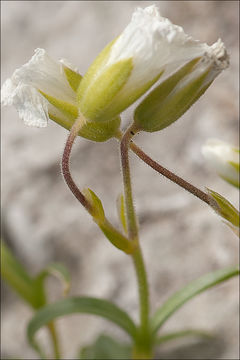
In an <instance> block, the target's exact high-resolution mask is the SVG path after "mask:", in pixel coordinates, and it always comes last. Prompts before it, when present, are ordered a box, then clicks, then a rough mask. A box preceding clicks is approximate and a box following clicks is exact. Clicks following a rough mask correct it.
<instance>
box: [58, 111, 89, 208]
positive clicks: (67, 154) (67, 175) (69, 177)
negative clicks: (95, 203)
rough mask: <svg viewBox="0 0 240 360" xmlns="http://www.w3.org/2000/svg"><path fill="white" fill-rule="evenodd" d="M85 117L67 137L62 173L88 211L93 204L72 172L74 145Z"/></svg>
mask: <svg viewBox="0 0 240 360" xmlns="http://www.w3.org/2000/svg"><path fill="white" fill-rule="evenodd" d="M83 121H84V119H83V118H82V117H81V116H80V117H79V118H78V119H77V120H76V121H75V123H74V124H73V126H72V128H71V130H70V133H69V135H68V138H67V142H66V145H65V148H64V152H63V156H62V164H61V165H62V173H63V177H64V180H65V181H66V184H67V185H68V187H69V189H70V190H71V192H72V193H73V195H74V196H75V197H76V198H77V200H78V201H79V202H80V203H81V204H82V205H83V206H84V207H85V208H86V210H87V211H89V212H90V210H91V204H90V203H89V201H88V200H87V199H86V197H85V196H84V195H83V193H82V192H81V191H80V190H79V188H78V187H77V185H76V184H75V182H74V180H73V178H72V175H71V173H70V155H71V151H72V147H73V143H74V140H75V138H76V136H77V135H78V132H79V130H80V128H81V127H82V124H83Z"/></svg>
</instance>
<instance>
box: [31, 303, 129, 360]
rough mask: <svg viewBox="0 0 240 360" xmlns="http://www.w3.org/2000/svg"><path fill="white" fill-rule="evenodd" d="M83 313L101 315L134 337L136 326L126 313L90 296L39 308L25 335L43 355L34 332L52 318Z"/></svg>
mask: <svg viewBox="0 0 240 360" xmlns="http://www.w3.org/2000/svg"><path fill="white" fill-rule="evenodd" d="M76 313H85V314H92V315H98V316H102V317H104V318H106V319H108V320H110V321H112V322H113V323H115V324H116V325H118V326H119V327H120V328H122V329H123V330H125V331H126V332H127V333H128V334H129V335H130V336H131V337H133V338H134V337H135V334H136V326H135V324H134V322H133V321H132V320H131V318H130V317H129V316H128V314H127V313H126V312H125V311H123V310H122V309H120V308H119V307H117V306H116V305H114V304H112V303H111V302H109V301H107V300H102V299H96V298H91V297H72V298H67V299H63V300H60V301H57V302H55V303H52V304H48V305H46V306H44V307H43V308H41V309H40V310H39V311H38V312H37V313H36V314H35V315H34V317H33V318H32V320H31V321H30V322H29V324H28V328H27V337H28V341H29V343H30V345H31V346H32V347H34V348H35V350H36V351H37V352H38V353H39V354H40V355H41V356H42V357H44V354H43V353H42V352H41V349H40V347H39V345H38V344H37V342H36V341H35V338H34V337H35V334H36V332H37V331H38V330H39V329H40V328H41V327H42V326H45V325H47V324H48V323H49V322H51V321H52V320H54V319H56V318H59V317H61V316H64V315H70V314H76Z"/></svg>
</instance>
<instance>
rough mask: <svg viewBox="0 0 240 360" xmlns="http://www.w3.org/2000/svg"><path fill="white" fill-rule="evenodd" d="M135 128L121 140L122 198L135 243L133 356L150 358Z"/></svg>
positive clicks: (128, 131)
mask: <svg viewBox="0 0 240 360" xmlns="http://www.w3.org/2000/svg"><path fill="white" fill-rule="evenodd" d="M134 132H135V128H134V125H132V126H131V127H130V128H129V129H128V130H127V131H126V133H125V134H124V136H123V137H122V140H121V163H122V174H123V184H124V195H125V196H124V200H125V208H126V218H127V230H128V237H129V239H130V240H131V241H133V242H135V243H136V250H135V251H134V252H133V254H131V256H132V260H133V264H134V267H135V271H136V276H137V281H138V292H139V302H140V327H139V336H138V339H137V340H136V344H135V349H134V354H133V356H134V358H136V359H137V358H138V359H140V358H142V356H143V358H145V359H147V358H151V355H150V353H151V340H150V327H149V291H148V283H147V275H146V270H145V265H144V261H143V256H142V251H141V247H140V244H139V239H138V224H137V218H136V214H135V209H134V204H133V195H132V185H131V174H130V166H129V156H128V152H129V144H130V141H131V138H132V137H133V136H134Z"/></svg>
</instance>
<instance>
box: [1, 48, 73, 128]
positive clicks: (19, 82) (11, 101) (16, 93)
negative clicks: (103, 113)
mask: <svg viewBox="0 0 240 360" xmlns="http://www.w3.org/2000/svg"><path fill="white" fill-rule="evenodd" d="M66 68H67V69H70V71H71V66H70V65H69V63H68V64H67V66H65V65H64V61H60V62H57V61H54V60H53V59H52V58H50V57H49V56H48V55H47V53H46V51H45V50H44V49H36V50H35V54H34V55H33V57H32V58H31V59H30V61H29V62H28V63H26V64H25V65H23V66H22V67H21V68H19V69H17V70H15V71H14V73H13V75H12V77H11V79H7V80H6V81H5V83H4V84H3V86H2V90H1V102H2V104H3V105H14V106H15V107H16V109H17V111H18V113H19V117H20V118H21V119H23V121H24V123H25V124H26V125H30V126H37V127H45V126H47V122H48V119H49V114H50V116H52V117H56V118H60V119H61V120H62V121H63V122H68V117H67V116H66V114H63V113H62V112H61V111H60V110H59V107H58V106H54V105H53V104H52V103H53V102H52V101H51V103H50V101H49V100H47V98H46V97H45V96H43V95H42V94H41V93H40V91H41V92H42V93H44V94H46V95H48V96H51V97H52V98H54V99H56V100H57V101H59V102H60V103H61V102H64V103H67V104H68V105H69V107H70V108H72V107H74V108H76V109H77V103H76V93H75V92H74V90H73V89H72V87H71V85H70V83H69V81H68V78H67V75H66V72H65V71H64V69H66ZM72 71H73V72H74V70H72ZM76 111H77V110H76Z"/></svg>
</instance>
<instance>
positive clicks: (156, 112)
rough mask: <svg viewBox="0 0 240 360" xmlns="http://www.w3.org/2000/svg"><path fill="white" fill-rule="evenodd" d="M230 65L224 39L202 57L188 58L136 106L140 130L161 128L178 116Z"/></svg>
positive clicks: (150, 130)
mask: <svg viewBox="0 0 240 360" xmlns="http://www.w3.org/2000/svg"><path fill="white" fill-rule="evenodd" d="M227 66H228V55H227V53H226V50H225V47H224V45H223V43H222V42H221V40H218V42H217V43H215V44H213V45H212V46H211V47H209V48H208V51H207V52H206V53H205V54H204V55H203V56H201V57H196V58H195V59H193V60H191V61H189V62H188V63H187V64H186V65H184V66H183V67H182V68H180V69H179V70H178V71H177V72H175V73H174V74H173V75H171V76H169V77H167V78H166V80H164V81H163V82H161V83H160V85H158V86H157V87H156V88H155V89H154V90H153V91H151V92H150V93H149V95H148V96H147V97H146V98H145V99H144V100H143V101H142V102H141V103H140V105H139V106H138V107H137V108H136V110H135V114H134V122H135V124H136V127H137V128H138V129H139V130H144V131H148V132H153V131H159V130H162V129H164V128H166V127H167V126H169V125H171V124H172V123H173V122H175V121H176V120H177V119H179V118H180V117H181V116H182V115H183V114H184V113H185V112H186V111H187V110H188V109H189V108H190V107H191V106H192V105H193V104H194V103H195V102H196V101H197V100H198V98H199V97H200V96H201V95H202V94H203V93H204V92H205V91H206V89H207V88H208V87H209V86H210V84H211V83H212V82H213V80H214V79H215V78H216V76H217V75H218V74H219V73H220V72H221V71H222V70H223V69H225V68H226V67H227Z"/></svg>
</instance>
